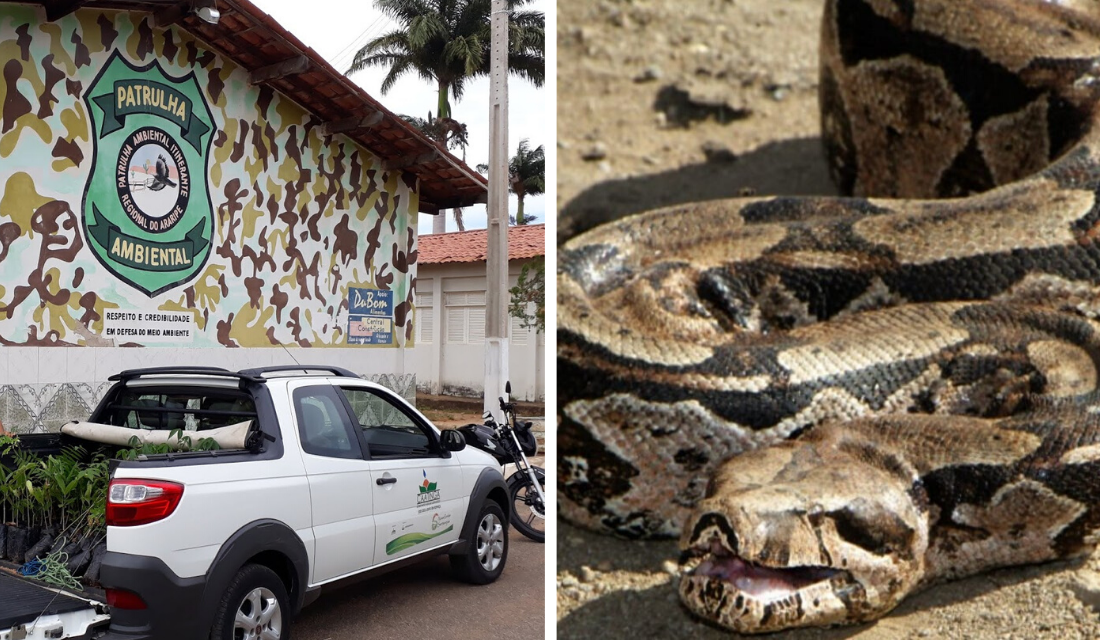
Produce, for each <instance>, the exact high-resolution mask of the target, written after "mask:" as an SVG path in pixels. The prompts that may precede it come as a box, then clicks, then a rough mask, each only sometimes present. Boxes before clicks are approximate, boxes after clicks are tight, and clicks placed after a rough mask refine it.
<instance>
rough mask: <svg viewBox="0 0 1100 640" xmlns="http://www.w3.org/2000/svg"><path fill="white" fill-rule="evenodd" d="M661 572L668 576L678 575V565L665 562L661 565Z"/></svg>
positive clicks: (673, 561) (670, 561) (671, 561)
mask: <svg viewBox="0 0 1100 640" xmlns="http://www.w3.org/2000/svg"><path fill="white" fill-rule="evenodd" d="M661 570H662V571H664V572H665V573H667V574H668V575H670V576H678V575H680V565H679V564H677V563H676V561H675V560H665V561H664V562H662V563H661Z"/></svg>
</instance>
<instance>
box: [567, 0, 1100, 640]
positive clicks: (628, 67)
mask: <svg viewBox="0 0 1100 640" xmlns="http://www.w3.org/2000/svg"><path fill="white" fill-rule="evenodd" d="M557 6H558V25H559V34H558V65H559V66H558V135H559V138H558V158H559V161H558V193H559V198H560V200H559V203H558V205H559V210H560V212H561V213H560V224H559V230H560V231H559V241H560V240H561V239H562V238H564V237H567V236H569V235H572V234H575V233H577V232H578V231H580V230H583V229H585V228H588V227H591V226H594V225H595V224H598V223H600V222H602V221H605V220H608V219H613V218H616V217H620V216H623V215H627V214H631V213H636V212H640V211H644V210H646V209H650V208H654V207H657V206H664V205H671V204H676V203H681V202H690V201H694V200H709V199H714V198H722V197H734V196H737V195H739V194H742V193H744V192H746V191H752V192H755V193H756V194H759V195H767V194H784V195H805V194H834V193H835V192H836V190H835V188H834V187H833V185H832V183H831V182H829V179H828V173H827V169H826V167H825V163H824V160H823V154H822V151H821V144H820V140H819V137H818V132H819V125H818V113H817V37H818V30H819V20H820V15H821V9H822V3H821V1H820V0H783V2H781V3H780V2H775V1H774V0H702V1H698V2H692V3H681V2H673V1H671V0H633V1H627V0H618V1H609V0H601V1H598V2H583V1H581V0H559V2H558V5H557ZM558 541H559V544H558V576H557V577H558V614H557V615H558V637H559V638H588V637H601V638H638V637H646V638H648V637H662V638H686V637H717V636H718V635H719V632H718V631H716V630H714V629H713V628H711V627H708V626H706V625H704V624H701V623H699V622H697V621H695V620H694V619H692V618H691V617H690V616H689V615H688V614H687V613H686V612H685V610H684V609H682V608H681V607H680V605H679V600H678V598H677V595H676V592H675V584H676V581H675V580H674V579H673V577H672V575H671V574H670V570H672V569H673V568H674V562H675V558H676V556H677V550H676V543H675V542H674V541H659V542H628V541H623V540H617V539H614V538H610V537H606V536H601V535H595V534H591V533H589V532H586V531H582V530H580V529H577V528H574V527H571V526H569V525H568V524H566V523H560V528H559V536H558ZM1098 604H1100V555H1097V556H1094V557H1093V558H1091V559H1086V560H1084V561H1077V562H1075V563H1060V564H1054V565H1045V566H1041V567H1028V568H1021V569H1010V570H1002V571H997V572H994V573H990V574H987V575H983V576H978V577H975V578H971V579H968V580H963V581H960V582H955V583H951V584H948V585H943V586H939V587H934V588H933V589H930V590H928V591H926V592H924V593H922V594H919V595H917V596H914V597H912V598H910V599H908V600H907V601H906V602H904V603H903V604H902V605H901V606H900V607H899V608H898V609H897V610H896V611H895V612H893V613H892V614H891V615H890V616H888V617H886V618H884V619H882V620H880V621H878V622H877V623H873V624H868V625H862V626H859V627H853V628H844V629H833V630H808V631H799V632H791V633H781V634H776V635H773V636H770V637H774V638H783V639H784V640H787V639H788V638H790V639H797V640H808V639H833V638H859V639H860V640H871V639H883V640H885V639H891V640H893V639H895V638H973V639H976V640H984V639H992V638H1017V639H1020V640H1023V639H1025V638H1026V639H1029V640H1030V639H1041V638H1050V639H1058V640H1069V639H1071V638H1100V617H1098V615H1097V610H1096V609H1095V608H1094V607H1095V606H1097V605H1098Z"/></svg>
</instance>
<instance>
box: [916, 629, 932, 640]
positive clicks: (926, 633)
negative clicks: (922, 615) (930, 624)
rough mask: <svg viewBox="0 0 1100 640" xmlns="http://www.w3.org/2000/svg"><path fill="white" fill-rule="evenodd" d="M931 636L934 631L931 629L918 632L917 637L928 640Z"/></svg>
mask: <svg viewBox="0 0 1100 640" xmlns="http://www.w3.org/2000/svg"><path fill="white" fill-rule="evenodd" d="M931 635H932V630H931V629H921V630H920V631H918V632H917V636H919V637H921V638H928V637H931Z"/></svg>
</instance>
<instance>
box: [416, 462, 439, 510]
mask: <svg viewBox="0 0 1100 640" xmlns="http://www.w3.org/2000/svg"><path fill="white" fill-rule="evenodd" d="M422 473H423V474H424V481H423V482H421V483H420V486H419V487H418V489H419V490H420V492H419V493H418V494H417V495H416V506H418V507H425V506H428V505H430V504H435V503H437V502H439V489H437V488H436V486H435V483H434V482H431V481H430V480H428V471H427V470H426V469H425V470H424V471H423V472H422Z"/></svg>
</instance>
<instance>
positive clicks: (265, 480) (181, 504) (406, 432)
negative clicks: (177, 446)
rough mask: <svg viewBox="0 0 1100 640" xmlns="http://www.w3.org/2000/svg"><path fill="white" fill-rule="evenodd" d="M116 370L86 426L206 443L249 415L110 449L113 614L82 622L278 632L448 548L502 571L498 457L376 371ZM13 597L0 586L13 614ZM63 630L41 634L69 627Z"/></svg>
mask: <svg viewBox="0 0 1100 640" xmlns="http://www.w3.org/2000/svg"><path fill="white" fill-rule="evenodd" d="M112 380H114V381H116V384H115V385H114V386H113V387H112V388H111V389H110V390H109V391H108V393H107V394H106V396H105V397H104V399H103V400H102V402H101V403H100V404H99V406H98V407H97V408H96V410H95V412H94V413H93V415H92V416H91V418H90V420H89V423H91V424H90V425H89V424H84V425H82V426H83V427H86V428H92V429H93V430H94V429H95V428H97V427H102V429H103V430H105V431H111V430H115V429H117V428H119V427H122V428H127V429H135V430H136V429H142V430H146V431H145V432H146V433H149V431H148V430H153V431H162V430H174V429H183V430H184V431H185V432H194V433H188V435H189V436H192V437H193V438H194V439H196V440H197V439H199V438H202V437H203V435H204V434H203V432H204V431H214V430H217V429H221V428H223V427H226V426H228V425H238V426H239V425H240V424H241V423H243V422H246V421H247V422H248V423H249V426H248V428H247V437H246V438H245V440H244V446H243V448H241V449H221V450H215V451H191V452H178V453H167V454H159V455H148V456H142V457H141V458H139V459H137V460H121V461H115V462H113V463H112V473H111V482H110V487H109V495H108V504H107V525H108V526H107V553H106V555H105V556H104V558H103V564H102V567H101V569H100V572H99V581H100V583H101V584H102V585H103V587H104V590H105V592H106V600H107V604H108V606H109V610H110V623H109V627H108V628H106V629H101V630H99V631H96V632H89V633H88V635H87V636H85V637H98V638H106V639H109V640H139V639H140V640H145V639H150V640H173V639H177V638H178V639H181V640H194V639H196V638H211V639H212V640H230V639H235V638H263V639H267V640H274V639H277V638H284V637H289V632H290V626H291V621H292V620H293V618H294V616H295V615H296V614H297V613H298V612H299V610H300V609H301V608H302V607H303V606H304V605H305V604H307V603H309V602H311V601H312V600H313V599H315V598H316V597H317V596H318V595H319V594H320V592H321V590H322V589H323V588H324V587H325V586H326V585H331V584H333V583H336V582H337V581H341V580H343V579H345V578H350V577H353V576H354V577H359V576H362V575H364V574H371V573H375V572H383V571H386V570H389V569H392V568H395V567H398V566H403V565H405V564H407V563H410V562H414V561H418V560H422V559H424V558H426V557H429V556H432V555H436V554H448V555H449V556H450V560H451V565H452V567H453V568H454V570H455V571H456V573H457V574H458V576H459V577H460V578H462V579H463V580H466V581H468V582H472V583H476V584H484V583H488V582H492V581H493V580H495V579H496V578H497V577H498V576H499V575H500V574H501V571H503V569H504V565H505V562H506V561H507V558H508V518H507V515H506V514H507V509H508V493H507V489H506V486H505V483H504V480H503V478H502V477H501V471H500V466H499V465H498V464H497V463H496V461H495V460H493V458H492V457H490V456H489V455H488V454H486V453H483V452H481V451H479V450H477V449H474V448H472V447H471V448H466V447H465V442H464V440H463V439H462V436H461V434H458V433H457V432H456V431H449V430H448V431H443V432H440V431H439V430H438V429H436V428H435V427H434V426H433V425H432V424H431V423H430V422H429V421H428V420H427V419H426V418H425V417H424V416H423V415H421V414H420V413H419V412H418V411H417V410H416V409H415V408H413V407H412V406H410V405H409V404H408V403H407V402H405V401H404V400H403V399H402V398H400V397H399V396H397V395H395V394H393V393H392V392H390V391H388V390H387V389H385V388H383V387H380V386H379V385H376V384H373V383H371V382H367V381H365V380H363V379H361V378H359V377H357V376H355V375H354V374H353V373H351V372H349V371H346V370H342V369H338V368H332V367H312V366H308V367H304V368H303V367H266V368H260V369H249V370H245V371H239V372H230V371H227V370H224V369H216V368H212V367H166V368H155V369H140V370H133V371H125V372H122V373H121V374H118V375H116V376H114V377H112ZM63 431H70V432H71V430H63ZM134 433H138V432H137V431H134ZM43 437H47V436H43ZM48 437H49V438H54V439H60V442H57V441H56V440H55V441H54V442H53V443H52V444H53V445H58V444H60V445H67V444H79V443H80V442H79V441H76V440H72V441H69V439H70V438H72V436H70V435H64V434H63V435H60V436H57V435H51V436H48ZM34 438H35V437H34V436H28V437H26V438H25V439H26V440H27V443H28V445H30V446H32V447H33V446H35V443H34ZM40 444H41V443H40ZM45 448H48V447H45ZM3 588H4V582H3V581H0V591H2V589H3ZM4 602H5V597H4V595H3V593H0V619H3V618H4V614H5V611H4V609H5V605H4ZM32 630H33V629H32ZM2 633H3V630H0V634H2ZM55 633H58V634H57V635H47V636H44V637H69V635H68V634H67V633H59V632H55ZM13 637H18V636H13ZM31 637H33V636H31Z"/></svg>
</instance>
